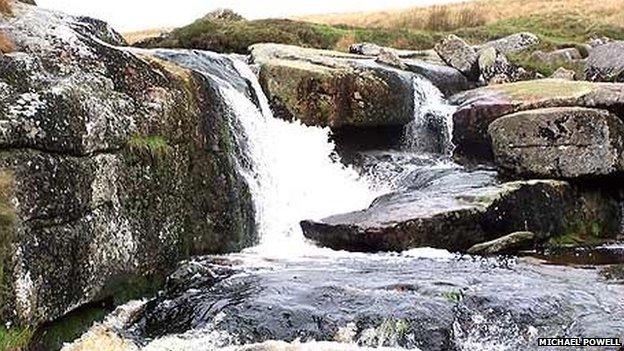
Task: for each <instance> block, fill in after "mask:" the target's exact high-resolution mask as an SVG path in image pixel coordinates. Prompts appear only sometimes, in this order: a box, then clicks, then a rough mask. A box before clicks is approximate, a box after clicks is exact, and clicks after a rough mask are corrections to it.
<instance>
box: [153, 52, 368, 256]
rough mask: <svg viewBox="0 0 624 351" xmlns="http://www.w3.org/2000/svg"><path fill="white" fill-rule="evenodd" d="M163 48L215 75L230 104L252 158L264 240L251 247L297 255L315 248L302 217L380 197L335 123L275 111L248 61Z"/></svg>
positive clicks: (249, 175)
mask: <svg viewBox="0 0 624 351" xmlns="http://www.w3.org/2000/svg"><path fill="white" fill-rule="evenodd" d="M159 53H160V54H161V55H162V56H164V57H165V58H167V59H170V60H173V61H176V62H178V63H179V64H182V65H184V66H186V67H188V68H191V69H194V70H196V71H198V72H200V73H202V74H204V75H205V76H207V77H208V78H210V80H211V81H212V82H216V83H217V85H218V88H219V92H220V94H221V96H222V98H223V100H224V102H225V104H226V105H227V107H228V109H229V110H230V111H229V112H230V113H231V117H232V121H231V123H233V125H232V129H233V130H234V131H235V132H236V134H237V135H236V138H237V139H238V143H239V144H240V145H243V147H242V148H243V150H242V151H243V153H244V154H245V155H244V156H246V158H247V159H249V161H250V163H251V166H250V167H240V168H241V173H242V174H243V175H244V177H245V178H246V180H247V182H248V184H249V187H250V191H251V193H252V197H253V200H254V205H255V209H256V221H257V226H258V231H259V234H260V243H259V245H258V246H256V247H254V248H251V249H248V250H246V252H252V253H257V254H260V255H267V256H284V255H286V256H291V255H295V256H298V255H301V254H303V253H306V252H309V251H310V250H315V249H316V247H315V246H313V245H311V244H308V243H307V242H306V241H305V239H304V237H303V233H302V231H301V228H300V226H299V222H300V221H301V220H304V219H313V220H318V219H321V218H323V217H327V216H329V215H333V214H336V213H343V212H349V211H354V210H359V209H363V208H365V207H367V206H368V205H369V204H370V203H371V202H372V200H373V199H374V198H375V197H376V195H377V194H375V193H374V192H373V191H372V190H370V189H371V188H370V187H369V184H368V183H367V182H366V181H365V180H363V179H362V178H361V177H360V176H359V174H358V173H357V172H356V171H355V170H354V169H351V168H348V167H345V166H344V165H342V164H341V163H340V162H339V159H338V157H337V156H336V154H335V152H334V145H333V143H331V142H330V141H329V133H330V131H329V129H327V128H317V127H307V126H304V125H302V124H301V123H299V122H296V121H295V122H288V121H284V120H281V119H277V118H275V117H274V116H273V114H272V112H271V109H270V107H269V102H268V99H267V97H266V96H265V95H264V93H263V91H262V89H261V87H260V83H259V82H258V79H257V77H256V76H255V75H254V73H253V72H252V70H251V68H250V67H249V66H248V65H247V64H246V63H245V62H243V61H240V60H239V59H238V58H236V57H234V56H224V55H218V54H213V53H206V52H199V51H192V52H191V51H174V52H171V51H170V52H167V51H159ZM215 65H216V66H218V67H215ZM216 72H219V73H218V74H217V73H216ZM240 81H245V82H247V84H246V87H245V88H247V89H251V90H252V92H251V94H245V92H244V89H241V87H242V86H243V85H245V84H240ZM249 95H251V96H254V97H256V98H257V100H258V101H256V102H254V101H253V99H252V98H250V96H249ZM256 103H257V104H256Z"/></svg>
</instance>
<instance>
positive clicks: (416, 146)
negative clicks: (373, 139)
mask: <svg viewBox="0 0 624 351" xmlns="http://www.w3.org/2000/svg"><path fill="white" fill-rule="evenodd" d="M413 85H414V120H413V121H412V122H410V123H409V124H408V125H407V126H406V128H405V133H404V135H403V147H404V148H405V149H407V150H410V151H413V152H417V153H423V152H424V153H433V154H443V155H450V154H452V153H453V148H454V147H453V141H452V139H453V118H452V116H453V112H455V109H456V107H455V106H452V105H449V104H448V103H447V102H446V100H445V99H444V96H443V95H442V92H440V90H439V89H438V88H437V87H436V86H435V85H433V84H432V83H431V82H430V81H428V80H427V79H424V78H421V77H414V78H413Z"/></svg>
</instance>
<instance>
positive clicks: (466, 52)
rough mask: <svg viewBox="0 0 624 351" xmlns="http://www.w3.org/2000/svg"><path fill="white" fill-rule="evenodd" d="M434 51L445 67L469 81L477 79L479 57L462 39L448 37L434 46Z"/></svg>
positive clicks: (453, 36)
mask: <svg viewBox="0 0 624 351" xmlns="http://www.w3.org/2000/svg"><path fill="white" fill-rule="evenodd" d="M434 49H435V51H436V52H437V53H438V55H440V57H441V58H442V60H443V61H444V62H446V64H447V65H449V66H451V67H453V68H455V69H457V70H458V71H460V72H461V73H462V74H463V75H465V76H466V77H467V78H468V79H470V80H473V81H475V80H477V79H478V78H479V64H478V62H477V61H478V59H479V55H478V54H477V51H476V50H475V49H474V48H473V47H472V46H470V45H468V43H466V42H465V41H464V40H463V39H462V38H460V37H458V36H456V35H453V34H451V35H449V36H448V37H446V38H445V39H443V40H442V41H441V42H439V43H438V44H436V46H435V48H434Z"/></svg>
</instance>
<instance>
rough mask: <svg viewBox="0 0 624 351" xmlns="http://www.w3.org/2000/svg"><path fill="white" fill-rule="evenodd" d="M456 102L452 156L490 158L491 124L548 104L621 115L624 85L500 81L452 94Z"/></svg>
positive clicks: (623, 102)
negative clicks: (495, 83)
mask: <svg viewBox="0 0 624 351" xmlns="http://www.w3.org/2000/svg"><path fill="white" fill-rule="evenodd" d="M449 100H450V102H451V103H452V104H455V105H459V108H458V109H457V111H456V112H455V114H454V115H453V123H454V130H453V143H454V144H455V146H456V149H455V156H456V157H458V158H467V159H473V160H479V161H492V160H493V152H492V145H491V139H490V137H489V134H488V127H489V125H490V123H492V122H494V121H495V120H496V119H498V118H500V117H502V116H505V115H508V114H512V113H515V112H519V111H526V110H534V109H539V108H548V107H574V106H580V107H590V108H601V109H605V110H609V111H611V112H613V113H615V114H616V115H619V116H620V117H621V116H622V115H624V84H619V83H592V82H583V81H569V80H562V79H540V80H532V81H524V82H517V83H509V84H500V85H493V86H487V87H482V88H478V89H474V90H470V91H466V92H463V93H460V94H457V95H454V96H453V97H451V98H450V99H449Z"/></svg>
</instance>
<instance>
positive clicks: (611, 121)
mask: <svg viewBox="0 0 624 351" xmlns="http://www.w3.org/2000/svg"><path fill="white" fill-rule="evenodd" d="M489 133H490V136H491V138H492V145H493V148H494V155H495V158H496V163H497V164H498V165H499V166H500V167H501V168H503V169H504V170H506V171H508V172H510V173H512V174H514V175H517V176H529V177H530V176H536V177H545V178H585V177H598V176H606V175H615V174H617V173H619V172H622V171H623V170H624V157H623V152H624V123H622V121H621V120H620V119H619V118H618V117H616V116H614V115H612V114H611V113H609V112H608V111H604V110H597V109H587V108H580V107H560V108H548V109H537V110H530V111H524V112H518V113H515V114H511V115H508V116H505V117H502V118H499V119H497V120H496V121H494V122H493V123H492V124H491V125H490V128H489Z"/></svg>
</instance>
